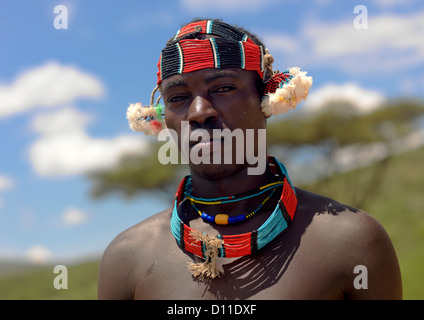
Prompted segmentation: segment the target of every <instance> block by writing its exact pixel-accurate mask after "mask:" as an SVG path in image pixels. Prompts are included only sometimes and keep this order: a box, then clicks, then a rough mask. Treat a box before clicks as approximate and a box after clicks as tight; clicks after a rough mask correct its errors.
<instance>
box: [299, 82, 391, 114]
mask: <svg viewBox="0 0 424 320" xmlns="http://www.w3.org/2000/svg"><path fill="white" fill-rule="evenodd" d="M384 101H385V98H384V96H383V95H382V94H381V93H379V92H377V91H375V90H368V89H364V88H361V87H360V86H359V85H357V84H356V83H346V84H342V85H336V84H326V85H324V86H322V87H321V88H319V89H316V90H313V91H312V92H311V93H310V94H309V96H308V99H307V100H306V101H305V103H304V106H305V108H307V109H308V110H319V109H321V108H322V107H325V106H326V105H327V104H330V103H334V102H345V103H349V104H350V105H352V106H353V107H355V108H356V110H357V111H359V112H361V113H364V112H369V111H373V110H374V109H376V108H378V107H380V106H381V105H382V104H383V103H384Z"/></svg>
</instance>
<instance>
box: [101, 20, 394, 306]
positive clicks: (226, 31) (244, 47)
mask: <svg viewBox="0 0 424 320" xmlns="http://www.w3.org/2000/svg"><path fill="white" fill-rule="evenodd" d="M263 48H264V47H263V45H262V43H261V42H260V41H258V39H257V38H256V37H254V36H253V35H251V34H250V33H248V32H246V31H245V30H243V29H241V28H235V27H233V26H230V25H227V24H224V23H222V22H221V21H219V20H199V21H194V22H192V23H190V24H188V25H186V26H184V27H183V28H182V29H180V30H179V32H178V33H177V34H176V35H175V37H173V38H171V39H170V40H169V41H168V43H167V46H166V48H165V49H164V50H163V51H162V55H161V58H160V62H159V64H158V66H159V72H158V89H159V90H160V91H161V95H162V98H163V101H164V103H165V115H164V117H165V124H166V127H167V128H168V129H169V130H173V132H175V133H176V138H177V139H178V146H179V148H180V150H181V151H183V150H182V149H183V148H184V147H183V144H184V143H189V147H188V151H189V154H188V155H189V156H190V155H193V154H197V155H198V156H199V155H200V157H201V159H203V161H200V163H199V162H196V163H195V162H194V161H192V160H189V167H190V176H188V177H185V178H184V179H183V181H182V182H181V184H180V187H179V188H178V190H177V192H176V198H175V201H174V203H173V206H172V208H170V209H168V210H165V211H163V212H160V213H158V214H155V215H153V216H152V217H150V218H149V219H147V220H145V221H143V222H141V223H139V224H137V225H135V226H133V227H131V228H129V229H128V230H126V231H124V232H123V233H121V234H120V235H118V236H117V237H116V238H115V239H114V240H113V241H112V243H111V244H110V245H109V247H108V248H107V250H106V251H105V253H104V256H103V259H102V264H101V269H100V274H99V287H98V296H99V298H100V299H401V297H402V289H401V276H400V271H399V265H398V262H397V258H396V254H395V251H394V249H393V246H392V244H391V242H390V239H389V237H388V236H387V234H386V232H385V231H384V229H383V228H382V226H381V225H380V224H379V223H378V222H377V221H376V220H375V219H373V218H372V217H371V216H370V215H368V214H367V213H365V212H363V211H360V210H358V209H355V208H351V207H348V206H346V205H343V204H340V203H338V202H336V201H334V200H332V199H329V198H326V197H323V196H320V195H317V194H313V193H310V192H308V191H305V190H302V189H299V188H295V187H294V186H293V185H292V183H291V181H290V178H289V174H288V172H287V171H286V169H285V167H284V166H283V165H282V164H281V163H279V162H278V160H276V159H274V158H272V157H268V156H267V155H266V153H265V154H262V155H260V154H259V153H261V150H262V149H261V148H260V144H261V142H262V141H261V135H260V132H261V130H264V129H266V119H267V117H268V116H270V115H272V114H276V113H281V112H285V111H287V110H286V109H287V108H292V107H293V106H294V105H295V104H296V103H297V102H299V101H300V100H301V99H304V98H305V97H306V94H307V91H308V88H309V86H310V84H311V79H309V78H306V77H305V73H300V72H299V70H297V69H293V70H291V71H290V72H289V73H278V72H273V70H272V61H273V59H272V57H271V56H270V55H269V53H268V52H267V51H266V50H264V49H263ZM152 101H153V96H152ZM151 104H152V105H153V103H151ZM146 110H147V109H146ZM149 112H150V111H149ZM129 118H130V120H131V119H132V120H134V123H137V124H134V125H133V126H132V127H133V128H134V127H136V126H138V125H140V122H142V123H143V125H142V126H145V125H150V126H151V127H149V128H147V129H146V127H143V128H142V130H143V131H146V132H147V131H148V132H153V131H155V130H156V131H158V130H157V129H158V128H159V129H160V128H162V124H161V123H160V122H161V119H160V116H159V115H156V116H155V115H154V114H153V113H143V110H142V111H140V110H138V111H137V113H136V116H134V115H133V116H129ZM182 123H186V124H187V125H188V127H189V130H190V134H189V137H187V135H186V136H185V135H184V132H183V129H182V128H183V126H182ZM225 129H227V130H228V131H229V132H235V131H236V130H238V132H239V133H240V134H241V136H242V137H243V138H244V140H242V142H243V143H245V144H246V145H245V149H243V150H244V151H246V154H244V155H243V157H242V160H241V161H235V158H236V157H235V156H237V152H235V151H234V150H237V148H236V147H233V148H232V149H231V156H232V157H230V158H231V159H232V161H224V160H225V159H224V158H225V157H226V156H228V149H227V148H225V145H226V144H227V142H228V141H227V142H226V141H225V138H222V137H220V138H218V139H217V138H214V134H216V132H223V131H224V130H225ZM249 130H253V132H254V135H253V136H254V137H255V138H254V140H253V141H252V140H249V139H248V137H250V138H251V137H252V135H250V136H249V134H248V132H249ZM196 132H202V134H203V135H201V136H200V138H198V139H194V138H193V136H192V135H193V134H194V133H196ZM204 134H206V136H208V135H209V137H210V138H204V136H205V135H204ZM237 143H240V141H238V142H237ZM217 147H219V148H217ZM221 147H222V148H221ZM247 149H249V150H250V151H252V152H253V153H255V154H257V155H258V156H263V157H264V159H265V167H264V170H263V171H262V172H260V173H259V174H251V172H249V169H252V167H253V165H252V162H251V161H250V160H251V159H249V157H248V156H247V154H248V153H247ZM193 150H195V151H196V152H192V151H193ZM216 150H218V151H216ZM225 150H226V152H227V154H225V152H224V151H225ZM258 163H259V161H258ZM170 214H171V218H170Z"/></svg>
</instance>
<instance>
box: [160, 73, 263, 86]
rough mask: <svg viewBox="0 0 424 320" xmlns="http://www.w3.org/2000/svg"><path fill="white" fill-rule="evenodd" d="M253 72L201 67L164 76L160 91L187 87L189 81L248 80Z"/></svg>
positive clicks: (252, 75)
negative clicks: (188, 71) (183, 72)
mask: <svg viewBox="0 0 424 320" xmlns="http://www.w3.org/2000/svg"><path fill="white" fill-rule="evenodd" d="M255 75H256V74H255V72H252V71H246V70H243V69H239V68H226V69H215V68H209V69H203V70H198V71H194V72H190V73H185V74H177V75H173V76H170V77H169V78H166V79H165V80H163V82H162V85H161V86H162V92H164V91H166V90H170V89H172V88H174V87H188V86H189V84H191V83H194V84H196V83H211V82H213V81H215V80H218V79H225V78H227V79H234V80H237V81H247V82H250V81H251V79H252V78H253V77H254V76H255Z"/></svg>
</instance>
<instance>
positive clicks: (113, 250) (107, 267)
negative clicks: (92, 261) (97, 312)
mask: <svg viewBox="0 0 424 320" xmlns="http://www.w3.org/2000/svg"><path fill="white" fill-rule="evenodd" d="M169 214H170V210H169V209H167V210H164V211H162V212H159V213H157V214H155V215H153V216H151V217H149V218H148V219H146V220H144V221H142V222H140V223H138V224H136V225H134V226H132V227H130V228H128V229H126V230H125V231H123V232H121V233H120V234H119V235H118V236H116V237H115V239H113V240H112V242H111V243H110V244H109V245H108V247H107V248H106V250H105V252H104V254H103V257H102V261H101V265H100V270H99V279H98V281H99V284H98V297H99V299H119V298H122V299H130V298H131V297H132V286H133V285H134V281H133V276H134V274H135V268H136V267H139V266H140V263H142V262H143V257H145V256H148V255H149V252H148V251H149V250H152V249H151V248H152V247H154V246H150V245H149V243H151V242H152V241H155V240H156V239H158V238H159V237H158V235H159V233H162V234H163V233H164V232H169Z"/></svg>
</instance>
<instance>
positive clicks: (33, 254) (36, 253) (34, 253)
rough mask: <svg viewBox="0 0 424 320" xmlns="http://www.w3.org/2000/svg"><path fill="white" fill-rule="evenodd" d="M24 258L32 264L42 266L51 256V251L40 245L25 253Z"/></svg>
mask: <svg viewBox="0 0 424 320" xmlns="http://www.w3.org/2000/svg"><path fill="white" fill-rule="evenodd" d="M24 255H25V257H26V258H28V259H29V260H30V261H31V262H32V263H39V264H43V263H46V262H48V261H49V260H50V259H51V258H52V257H53V254H52V253H51V251H50V250H49V249H47V248H45V247H43V246H41V245H34V246H32V247H30V248H28V250H27V251H26V252H25V254H24Z"/></svg>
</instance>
